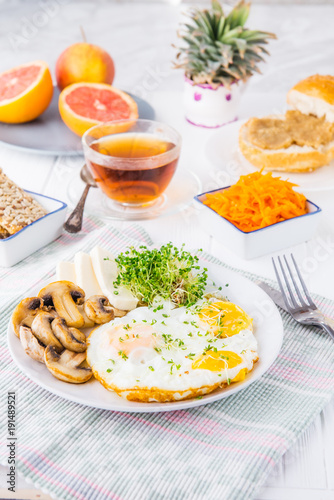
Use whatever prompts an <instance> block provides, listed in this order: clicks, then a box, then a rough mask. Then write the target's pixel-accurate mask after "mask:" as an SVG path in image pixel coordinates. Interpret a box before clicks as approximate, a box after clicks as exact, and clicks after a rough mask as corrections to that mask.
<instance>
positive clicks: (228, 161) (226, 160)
mask: <svg viewBox="0 0 334 500" xmlns="http://www.w3.org/2000/svg"><path fill="white" fill-rule="evenodd" d="M245 121H246V120H239V121H236V122H234V123H230V124H228V125H225V126H224V127H222V128H220V129H219V130H218V131H217V132H214V133H213V134H212V136H211V137H210V139H209V140H208V142H207V143H206V146H205V155H206V157H207V158H208V160H209V161H210V163H211V164H212V165H213V166H215V167H216V168H217V169H219V172H218V173H217V178H219V181H218V182H219V184H218V185H217V187H219V186H228V185H230V184H234V183H235V182H236V181H237V180H238V179H239V177H240V175H247V174H250V173H251V172H255V171H257V170H259V169H258V168H256V167H254V166H253V165H252V164H251V163H249V161H247V160H246V158H245V157H244V156H243V154H242V153H241V152H240V150H239V129H240V127H241V126H242V125H243V124H244V123H245ZM273 175H276V176H280V177H282V179H289V181H291V182H293V183H295V184H298V186H299V188H296V189H297V191H301V192H316V191H325V190H329V189H334V161H332V162H331V163H330V164H329V165H325V166H324V167H321V168H318V169H317V170H315V171H314V172H308V173H300V174H297V173H290V172H273Z"/></svg>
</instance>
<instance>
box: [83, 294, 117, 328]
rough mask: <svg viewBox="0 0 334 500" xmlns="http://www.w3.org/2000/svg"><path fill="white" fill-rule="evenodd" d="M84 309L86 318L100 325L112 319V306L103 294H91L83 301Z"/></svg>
mask: <svg viewBox="0 0 334 500" xmlns="http://www.w3.org/2000/svg"><path fill="white" fill-rule="evenodd" d="M84 310H85V313H86V314H87V316H88V318H89V319H91V320H92V321H94V323H97V324H98V325H101V324H103V323H108V321H111V320H112V319H114V308H113V307H112V306H111V305H110V302H109V300H108V299H107V297H105V296H104V295H93V296H92V297H89V299H88V300H86V301H85V304H84Z"/></svg>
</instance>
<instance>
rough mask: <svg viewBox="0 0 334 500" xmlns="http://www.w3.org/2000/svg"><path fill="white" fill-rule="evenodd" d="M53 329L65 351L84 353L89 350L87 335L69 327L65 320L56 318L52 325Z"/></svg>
mask: <svg viewBox="0 0 334 500" xmlns="http://www.w3.org/2000/svg"><path fill="white" fill-rule="evenodd" d="M51 328H52V332H53V334H54V335H55V337H56V338H57V339H58V340H59V342H60V343H61V344H62V345H63V346H64V347H65V349H68V350H69V351H73V352H84V351H85V350H86V349H87V344H86V336H85V334H84V333H83V332H80V330H78V329H77V328H73V327H69V326H67V325H66V321H65V320H64V319H63V318H55V319H54V320H53V321H52V323H51Z"/></svg>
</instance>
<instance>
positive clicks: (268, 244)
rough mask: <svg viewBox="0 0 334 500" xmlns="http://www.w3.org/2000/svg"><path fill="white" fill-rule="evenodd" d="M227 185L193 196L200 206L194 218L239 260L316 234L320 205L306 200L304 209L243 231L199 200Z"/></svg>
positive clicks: (298, 242)
mask: <svg viewBox="0 0 334 500" xmlns="http://www.w3.org/2000/svg"><path fill="white" fill-rule="evenodd" d="M228 187H229V186H227V187H224V188H221V189H215V190H214V191H209V192H207V193H203V194H200V195H198V196H195V201H196V202H197V204H198V205H199V206H200V210H199V211H198V218H199V223H200V226H201V227H202V229H203V231H206V232H208V233H209V234H211V235H212V236H214V238H216V239H217V240H218V241H220V242H221V243H222V244H223V245H226V247H228V248H229V249H230V250H231V251H232V252H234V253H235V254H236V255H239V257H241V258H242V259H255V258H256V257H261V256H262V255H268V254H272V253H273V252H278V251H279V250H282V249H284V248H288V247H291V246H293V245H298V244H300V243H303V242H304V241H308V240H310V239H311V238H313V236H314V235H315V234H316V230H317V227H318V225H319V222H320V220H321V215H322V214H321V212H322V211H321V208H320V207H318V205H316V204H315V203H313V202H312V201H309V200H307V210H308V212H307V213H306V214H304V215H299V216H298V217H293V218H292V219H287V220H284V221H281V222H277V223H276V224H272V225H270V226H266V227H263V228H261V229H256V230H254V231H250V232H249V233H246V232H244V231H242V230H241V229H239V228H237V227H236V226H235V225H234V224H232V222H230V221H229V220H227V219H225V218H224V217H222V216H221V215H219V214H218V213H217V212H215V211H214V210H213V209H212V208H210V207H208V206H207V205H205V204H204V203H203V201H204V200H205V197H206V194H209V193H214V192H216V191H223V190H224V189H228Z"/></svg>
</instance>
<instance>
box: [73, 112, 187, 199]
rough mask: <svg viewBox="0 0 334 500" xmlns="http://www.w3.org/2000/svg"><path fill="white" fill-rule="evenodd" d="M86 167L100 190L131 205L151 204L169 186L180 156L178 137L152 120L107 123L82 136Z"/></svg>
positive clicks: (174, 132) (169, 129) (168, 128)
mask: <svg viewBox="0 0 334 500" xmlns="http://www.w3.org/2000/svg"><path fill="white" fill-rule="evenodd" d="M83 147H84V153H85V158H86V163H87V166H88V167H89V169H90V171H91V172H92V174H93V176H94V179H95V181H96V182H97V184H98V186H99V187H100V188H101V189H102V191H103V192H104V193H105V194H106V195H107V196H108V197H109V198H111V199H112V200H114V201H116V202H118V203H120V204H122V205H128V206H132V207H136V206H138V207H142V206H147V205H150V204H153V203H154V202H155V201H156V200H157V199H158V198H159V197H160V196H161V194H162V193H163V192H164V191H165V189H166V188H167V186H168V185H169V183H170V181H171V179H172V177H173V175H174V173H175V170H176V167H177V163H178V159H179V155H180V148H181V138H180V135H179V134H178V133H177V132H176V131H175V130H174V129H172V128H171V127H169V126H168V125H164V124H161V123H158V122H154V121H151V120H129V121H119V122H110V123H106V124H102V125H98V126H96V127H93V128H91V129H90V130H88V131H87V132H86V133H85V134H84V136H83Z"/></svg>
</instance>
